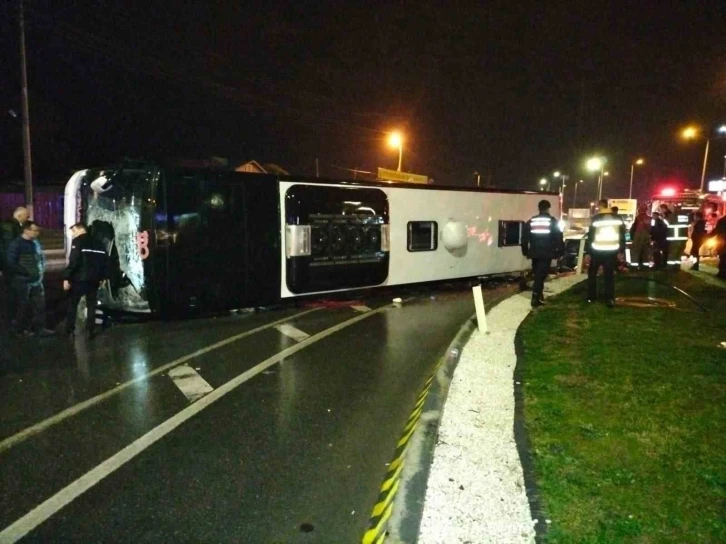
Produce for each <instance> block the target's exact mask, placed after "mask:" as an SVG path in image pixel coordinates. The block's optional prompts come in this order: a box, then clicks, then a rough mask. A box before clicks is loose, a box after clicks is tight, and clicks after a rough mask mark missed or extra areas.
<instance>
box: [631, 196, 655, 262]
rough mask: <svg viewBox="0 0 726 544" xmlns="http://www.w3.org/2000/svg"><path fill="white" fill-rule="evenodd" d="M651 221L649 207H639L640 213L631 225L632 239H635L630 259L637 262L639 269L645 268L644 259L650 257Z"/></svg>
mask: <svg viewBox="0 0 726 544" xmlns="http://www.w3.org/2000/svg"><path fill="white" fill-rule="evenodd" d="M650 222H651V218H650V216H649V215H648V208H646V207H645V206H641V207H640V208H639V209H638V215H636V216H635V220H634V221H633V224H632V225H631V226H630V239H631V240H632V241H633V247H632V248H631V250H630V260H631V264H633V265H636V264H637V266H638V270H641V269H642V268H643V266H644V265H643V261H647V260H648V259H649V255H648V249H649V248H650Z"/></svg>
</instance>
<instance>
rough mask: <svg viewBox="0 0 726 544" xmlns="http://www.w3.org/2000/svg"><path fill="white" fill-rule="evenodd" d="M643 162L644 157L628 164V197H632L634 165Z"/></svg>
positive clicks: (639, 164)
mask: <svg viewBox="0 0 726 544" xmlns="http://www.w3.org/2000/svg"><path fill="white" fill-rule="evenodd" d="M644 163H645V159H638V160H636V161H635V162H634V163H631V164H630V191H629V192H628V199H631V198H633V173H634V172H635V165H638V166H641V165H642V164H644Z"/></svg>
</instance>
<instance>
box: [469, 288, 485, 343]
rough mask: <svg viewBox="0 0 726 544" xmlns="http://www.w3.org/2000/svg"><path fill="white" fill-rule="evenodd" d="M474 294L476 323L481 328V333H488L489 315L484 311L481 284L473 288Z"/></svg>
mask: <svg viewBox="0 0 726 544" xmlns="http://www.w3.org/2000/svg"><path fill="white" fill-rule="evenodd" d="M471 290H472V292H473V293H474V307H475V308H476V322H477V325H478V326H479V332H487V330H488V329H487V314H486V310H485V309H484V296H483V295H482V292H481V284H479V285H475V286H474V287H472V288H471Z"/></svg>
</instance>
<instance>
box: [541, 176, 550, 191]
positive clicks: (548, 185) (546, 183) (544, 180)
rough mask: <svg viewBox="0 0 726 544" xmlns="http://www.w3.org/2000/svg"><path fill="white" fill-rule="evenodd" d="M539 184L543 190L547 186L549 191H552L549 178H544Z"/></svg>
mask: <svg viewBox="0 0 726 544" xmlns="http://www.w3.org/2000/svg"><path fill="white" fill-rule="evenodd" d="M539 184H540V185H541V186H542V188H543V189H544V186H545V185H547V190H548V191H549V190H550V181H549V180H548V179H547V178H542V179H541V180H539Z"/></svg>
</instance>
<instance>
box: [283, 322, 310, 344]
mask: <svg viewBox="0 0 726 544" xmlns="http://www.w3.org/2000/svg"><path fill="white" fill-rule="evenodd" d="M275 328H276V329H277V330H278V331H280V332H281V333H282V334H284V335H285V336H288V337H290V338H292V339H293V340H295V342H302V341H303V340H305V339H306V338H310V335H309V334H308V333H306V332H303V331H301V330H300V329H296V328H295V327H293V326H292V325H288V324H287V323H283V324H282V325H275Z"/></svg>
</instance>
